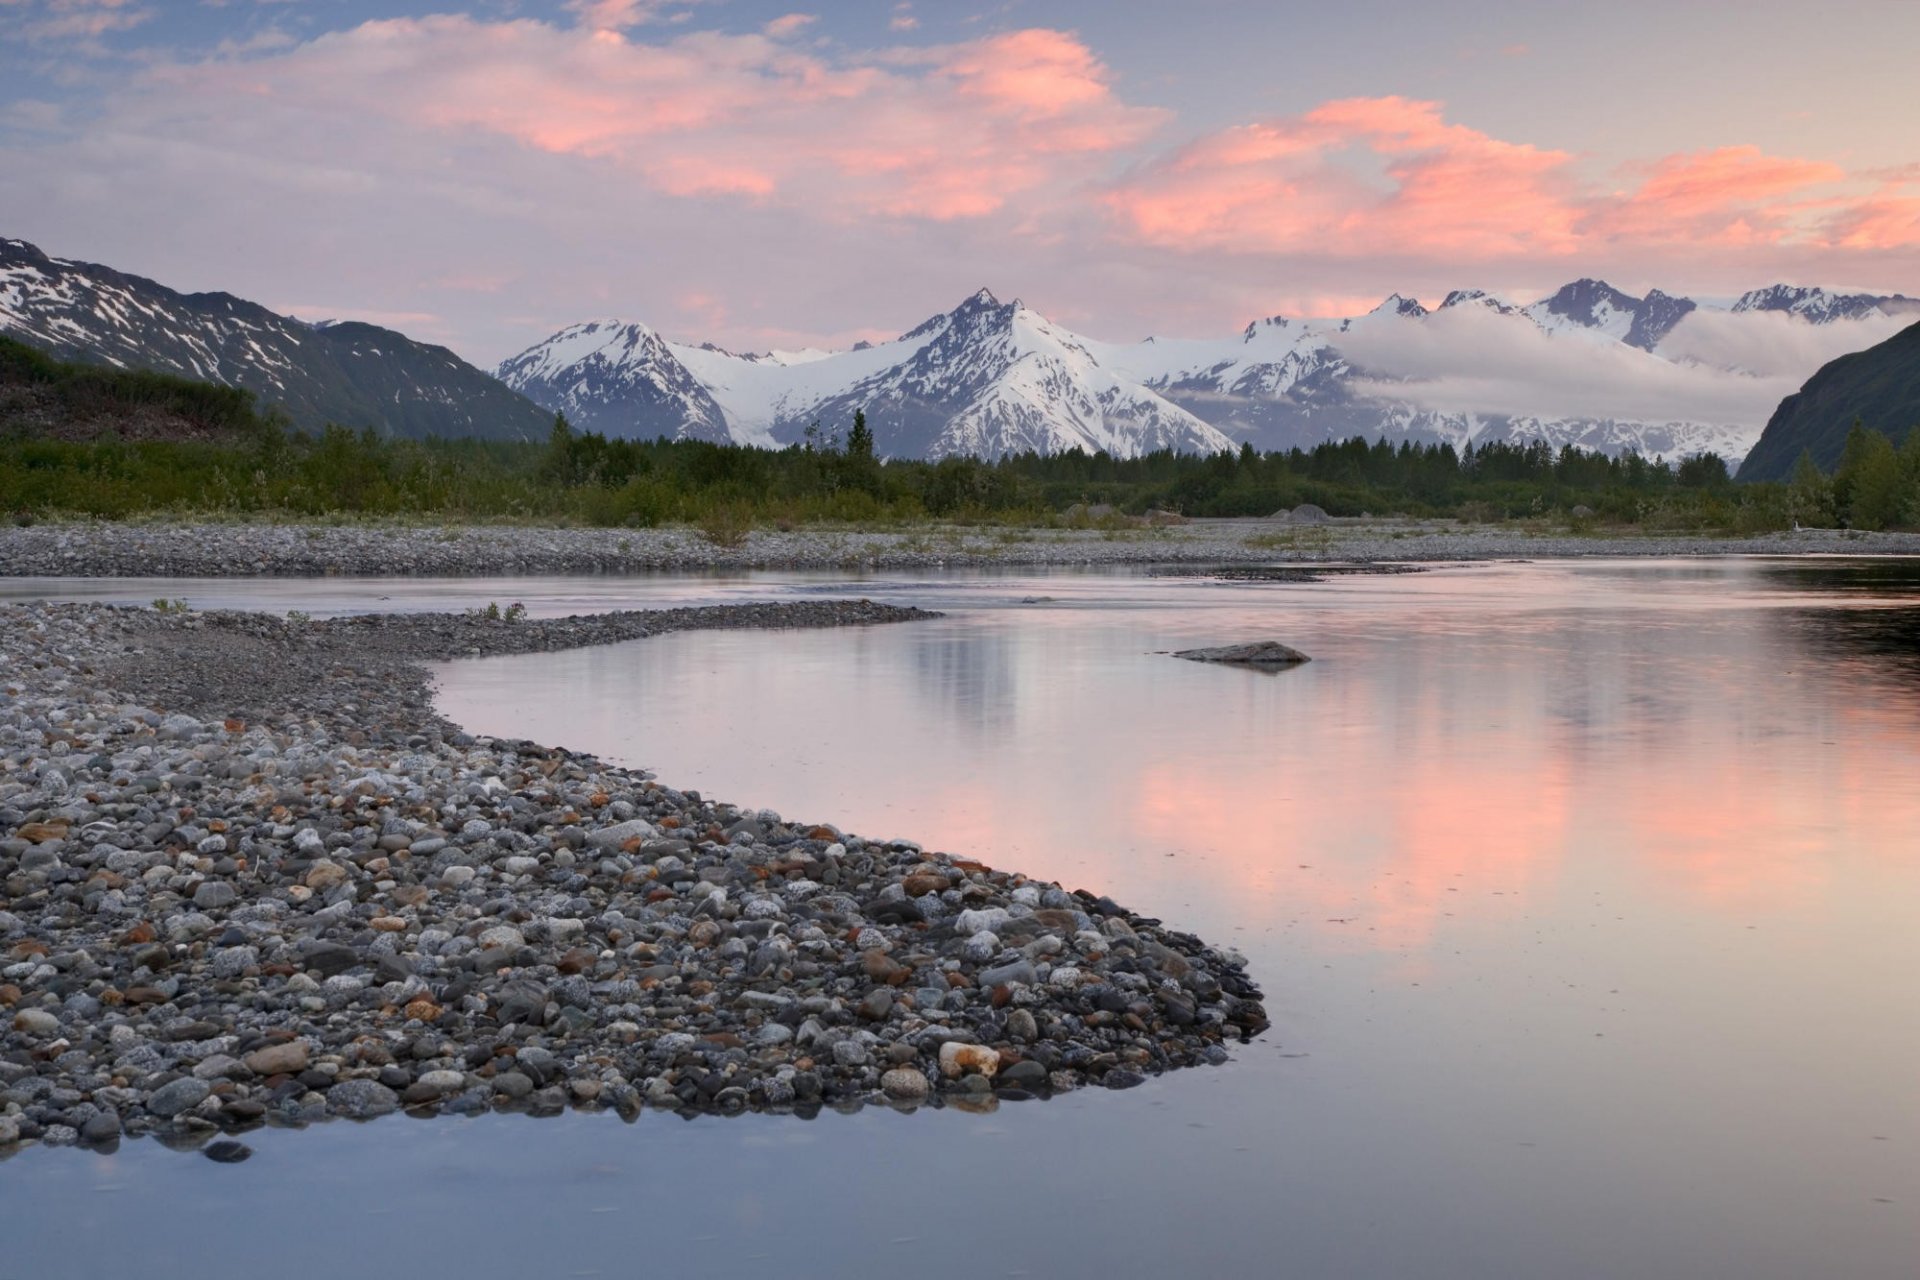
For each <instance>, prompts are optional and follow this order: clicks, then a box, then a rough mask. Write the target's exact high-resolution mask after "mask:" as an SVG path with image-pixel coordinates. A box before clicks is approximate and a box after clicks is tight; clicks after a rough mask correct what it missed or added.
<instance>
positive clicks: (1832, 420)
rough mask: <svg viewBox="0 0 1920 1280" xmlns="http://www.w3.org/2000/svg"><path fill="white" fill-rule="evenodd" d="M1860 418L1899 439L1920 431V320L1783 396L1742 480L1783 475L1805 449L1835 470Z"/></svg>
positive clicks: (1749, 458) (1742, 469) (1781, 477)
mask: <svg viewBox="0 0 1920 1280" xmlns="http://www.w3.org/2000/svg"><path fill="white" fill-rule="evenodd" d="M1749 296H1751V295H1749ZM1841 301H1842V302H1844V301H1845V300H1844V299H1842V300H1841ZM1769 309H1775V308H1769ZM1779 309H1784V308H1779ZM1855 419H1858V420H1859V421H1861V422H1863V423H1865V424H1866V425H1867V426H1869V427H1873V428H1875V429H1876V430H1879V431H1883V432H1885V433H1886V434H1887V435H1889V436H1891V437H1892V438H1893V440H1894V441H1895V442H1896V443H1898V442H1900V441H1902V440H1904V439H1906V437H1907V436H1908V435H1909V434H1910V433H1912V432H1913V431H1914V430H1916V429H1920V324H1914V325H1909V326H1908V327H1907V328H1905V329H1902V330H1901V331H1900V332H1899V333H1896V334H1894V335H1893V336H1892V337H1891V338H1888V339H1887V340H1886V341H1885V342H1882V343H1881V344H1880V345H1878V346H1875V347H1868V348H1867V349H1866V350H1865V351H1855V352H1853V353H1852V354H1851V355H1844V356H1841V357H1840V358H1839V359H1838V360H1834V361H1831V362H1830V363H1828V364H1826V365H1823V366H1822V367H1821V369H1820V371H1819V372H1818V373H1816V374H1814V375H1813V377H1811V378H1809V379H1807V385H1805V386H1804V387H1802V388H1800V390H1799V391H1798V392H1796V393H1795V394H1793V395H1790V396H1788V397H1787V398H1786V399H1785V400H1782V401H1781V402H1780V407H1779V408H1778V409H1776V410H1775V411H1774V414H1773V417H1772V418H1771V419H1770V420H1769V421H1768V422H1767V428H1766V430H1765V431H1763V432H1761V433H1760V440H1759V443H1757V444H1755V445H1754V446H1753V451H1752V452H1751V453H1749V454H1748V455H1747V460H1746V461H1745V462H1744V463H1743V464H1741V467H1740V479H1742V480H1784V479H1786V478H1787V477H1788V476H1789V475H1790V474H1791V473H1792V471H1793V466H1794V464H1795V463H1796V462H1798V461H1799V460H1800V455H1801V453H1802V452H1805V453H1808V454H1811V455H1812V457H1813V460H1814V461H1815V462H1816V463H1818V464H1819V465H1820V466H1821V467H1822V468H1823V469H1825V470H1828V471H1831V470H1832V469H1833V468H1834V466H1835V465H1836V464H1837V463H1838V462H1839V461H1840V453H1841V450H1842V449H1843V448H1844V447H1845V445H1846V441H1847V432H1848V431H1849V430H1851V429H1852V427H1853V424H1854V421H1855Z"/></svg>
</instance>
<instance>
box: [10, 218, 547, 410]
mask: <svg viewBox="0 0 1920 1280" xmlns="http://www.w3.org/2000/svg"><path fill="white" fill-rule="evenodd" d="M0 332H5V333H6V334H8V335H9V336H10V337H14V338H17V339H19V340H20V341H23V342H26V343H29V344H31V345H33V346H36V347H40V348H42V349H43V350H45V351H47V352H49V353H50V354H52V355H55V356H58V357H59V358H61V359H64V360H81V361H86V362H89V363H94V364H107V365H113V366H116V367H118V368H125V369H154V370H158V371H160V372H163V373H173V374H179V375H181V376H184V377H189V378H201V379H205V380H207V381H210V382H222V383H226V384H227V385H229V386H237V387H245V388H246V389H247V390H249V391H252V392H253V393H254V394H255V395H256V396H257V397H258V398H259V400H260V402H261V403H262V404H263V405H269V406H278V407H279V408H281V409H284V410H285V411H286V413H287V415H288V417H289V418H290V419H291V420H292V421H293V424H294V425H295V426H297V427H301V428H306V429H317V428H319V427H321V426H324V425H326V424H327V423H329V422H332V423H338V424H340V425H342V426H348V427H356V428H358V427H372V428H374V429H375V430H378V431H383V432H386V433H389V434H393V435H402V436H416V437H418V436H429V435H437V436H482V437H488V438H492V439H534V438H539V437H541V436H543V435H544V434H545V432H546V430H547V428H548V427H549V425H550V424H551V423H552V416H551V414H550V413H549V412H548V411H545V410H542V409H540V408H539V407H537V406H536V405H534V404H533V403H532V402H531V401H529V400H527V399H526V398H525V397H523V396H520V395H518V394H516V393H515V392H513V391H510V390H508V389H507V388H506V387H504V386H502V385H501V384H500V383H499V382H498V381H497V380H495V379H493V378H491V377H489V376H487V375H486V374H485V373H483V372H482V371H480V370H479V369H476V368H474V367H473V366H472V365H470V364H468V363H467V362H466V361H464V360H462V359H460V357H458V356H456V355H454V354H453V352H451V351H449V350H447V349H446V348H445V347H436V346H430V345H428V344H426V343H423V342H416V341H414V340H413V339H411V338H409V337H407V336H406V335H405V334H401V333H396V332H394V331H393V330H392V329H383V328H380V327H379V326H377V325H371V324H361V323H358V322H355V321H328V322H324V323H321V324H318V325H313V324H306V323H303V322H301V321H299V320H296V319H294V318H292V317H290V316H283V315H278V314H276V313H274V312H272V311H269V310H267V309H266V308H265V307H262V306H259V305H258V304H256V303H252V302H248V301H246V300H244V299H242V298H236V297H234V296H233V295H232V294H227V293H191V294H183V293H177V292H175V291H174V290H172V289H169V288H167V287H165V286H164V285H160V284H156V283H154V282H153V281H151V280H147V279H143V278H142V277H140V276H133V275H127V274H124V273H122V272H119V271H115V270H114V269H112V268H111V267H103V266H98V265H96V264H93V263H87V262H70V261H67V260H66V259H62V258H52V257H48V256H47V255H46V254H44V253H42V252H41V251H40V250H39V249H36V248H35V247H34V246H33V245H30V244H28V243H27V242H26V241H24V240H8V239H0Z"/></svg>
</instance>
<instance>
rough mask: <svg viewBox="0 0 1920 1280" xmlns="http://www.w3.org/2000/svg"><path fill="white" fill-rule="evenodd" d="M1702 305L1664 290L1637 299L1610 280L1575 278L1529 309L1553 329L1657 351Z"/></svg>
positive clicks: (1536, 319) (1542, 324) (1541, 323)
mask: <svg viewBox="0 0 1920 1280" xmlns="http://www.w3.org/2000/svg"><path fill="white" fill-rule="evenodd" d="M1697 305H1698V304H1697V303H1695V302H1694V301H1693V299H1691V298H1676V297H1673V296H1672V295H1670V294H1665V293H1662V292H1660V290H1658V289H1655V290H1653V291H1652V292H1651V293H1649V294H1648V295H1647V296H1646V297H1644V298H1636V297H1634V296H1633V295H1632V294H1630V293H1622V292H1621V291H1620V290H1618V289H1616V288H1614V287H1613V286H1612V285H1610V284H1608V283H1607V282H1606V281H1604V280H1575V281H1574V282H1573V283H1572V284H1569V285H1562V286H1561V287H1560V291H1559V292H1558V293H1556V294H1554V295H1553V296H1552V297H1551V298H1542V299H1541V300H1540V301H1539V302H1536V303H1534V304H1533V305H1532V306H1529V307H1526V308H1524V311H1525V313H1526V315H1527V317H1528V318H1529V319H1531V320H1532V321H1533V322H1534V323H1535V324H1537V325H1539V326H1540V327H1541V328H1542V329H1544V330H1546V331H1547V332H1548V333H1567V332H1575V333H1586V334H1594V335H1597V336H1599V337H1604V338H1610V339H1612V340H1614V341H1616V342H1624V343H1626V344H1627V345H1628V346H1630V347H1638V348H1640V349H1641V350H1642V351H1652V350H1653V349H1654V348H1655V347H1657V346H1659V345H1660V340H1661V339H1662V338H1664V337H1666V336H1667V335H1668V334H1669V333H1671V332H1672V331H1673V327H1674V326H1675V325H1677V324H1679V323H1680V321H1681V320H1683V319H1685V318H1686V315H1687V313H1688V312H1690V311H1692V310H1694V309H1695V307H1696V306H1697Z"/></svg>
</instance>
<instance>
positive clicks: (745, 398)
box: [499, 289, 1233, 458]
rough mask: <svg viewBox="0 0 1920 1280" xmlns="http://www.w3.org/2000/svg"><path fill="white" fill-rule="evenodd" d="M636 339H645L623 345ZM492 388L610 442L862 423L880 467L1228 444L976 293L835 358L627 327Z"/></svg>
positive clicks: (568, 335) (1066, 336) (775, 433)
mask: <svg viewBox="0 0 1920 1280" xmlns="http://www.w3.org/2000/svg"><path fill="white" fill-rule="evenodd" d="M641 332H644V333H646V334H647V337H648V338H649V339H651V341H648V340H640V339H635V338H630V337H629V335H633V334H636V333H641ZM499 374H500V377H501V379H502V380H503V381H505V382H506V383H507V384H508V385H509V386H512V387H515V388H517V389H519V390H521V391H524V392H525V393H526V394H527V395H529V396H531V397H532V398H533V399H534V400H536V401H538V402H539V403H541V404H544V405H547V406H549V407H552V408H555V409H559V410H562V411H564V412H566V413H567V414H568V416H569V417H570V418H571V417H572V416H573V414H574V406H576V405H578V406H582V407H589V406H590V407H591V410H592V412H593V414H594V415H595V416H594V418H592V419H588V418H585V417H582V418H581V419H580V421H581V422H582V423H589V422H594V421H597V422H600V423H604V424H607V426H609V427H619V428H621V429H619V430H617V431H616V434H620V435H659V434H681V433H683V429H682V428H678V427H675V428H673V429H672V430H667V429H666V428H667V426H668V424H670V423H671V422H672V419H673V415H674V414H676V413H678V414H681V415H683V420H684V421H687V422H697V423H698V427H697V429H698V430H699V431H700V432H701V433H703V434H704V433H706V432H709V431H711V429H712V424H714V423H719V424H721V425H722V427H723V429H725V430H728V431H729V432H730V434H731V436H732V438H734V439H736V440H741V441H745V442H752V443H787V442H792V441H796V440H799V439H801V438H802V436H803V435H804V433H805V431H806V429H807V428H808V427H809V426H811V425H813V424H814V423H816V422H817V423H820V424H822V425H823V426H825V427H827V428H828V429H830V430H833V429H837V430H844V429H845V427H846V424H847V423H849V422H850V421H852V418H853V415H854V412H855V411H856V410H865V411H866V413H867V416H868V418H869V420H870V421H871V423H872V426H873V430H874V444H875V447H876V449H877V450H878V451H879V452H880V453H881V454H883V455H885V456H889V457H921V458H938V457H946V456H949V455H953V454H969V455H974V456H980V457H998V456H1001V455H1004V454H1008V453H1020V452H1025V451H1027V450H1032V451H1035V452H1039V453H1056V452H1061V451H1063V450H1067V449H1073V448H1080V449H1085V450H1087V451H1088V452H1090V453H1091V452H1095V451H1099V450H1105V451H1106V452H1108V453H1111V454H1115V455H1117V456H1122V457H1133V456H1136V455H1138V454H1141V453H1146V452H1151V451H1153V450H1156V449H1175V450H1179V451H1182V452H1188V453H1192V452H1214V451H1217V450H1221V449H1230V448H1232V447H1233V442H1232V441H1230V440H1228V439H1227V438H1226V437H1225V436H1224V435H1222V434H1221V433H1220V432H1218V431H1216V430H1215V429H1214V428H1212V427H1211V426H1209V425H1207V423H1206V422H1204V421H1202V420H1201V419H1200V418H1198V417H1196V416H1194V415H1193V414H1191V413H1189V412H1187V411H1186V410H1184V409H1182V408H1180V407H1179V406H1177V405H1175V404H1173V403H1171V402H1169V401H1168V400H1166V399H1165V398H1163V397H1162V396H1160V395H1158V394H1156V393H1155V392H1153V391H1151V390H1149V389H1147V388H1145V387H1142V386H1140V385H1138V384H1137V383H1135V382H1133V381H1131V380H1129V379H1127V378H1125V377H1124V376H1121V375H1118V374H1116V373H1115V372H1114V371H1112V370H1111V369H1108V368H1106V367H1104V366H1103V365H1101V363H1100V362H1099V361H1098V360H1097V359H1096V358H1095V357H1094V356H1093V355H1092V353H1091V352H1090V350H1089V349H1088V345H1087V342H1086V340H1085V339H1082V338H1079V337H1077V336H1076V335H1074V334H1072V333H1069V332H1067V331H1066V330H1064V329H1061V328H1059V327H1058V326H1056V325H1054V324H1052V323H1051V322H1050V321H1048V320H1046V319H1045V318H1044V317H1042V316H1040V315H1038V314H1037V313H1035V312H1034V311H1032V310H1031V309H1029V308H1028V307H1026V306H1024V305H1022V304H1021V303H1019V302H1017V301H1015V302H1009V303H1002V302H1001V301H999V299H997V298H995V297H994V296H993V294H991V293H990V292H988V291H987V290H985V289H982V290H980V291H979V292H978V293H976V294H974V295H973V296H972V297H970V298H968V299H966V300H965V301H964V302H962V303H961V304H960V305H959V306H957V307H955V308H954V309H953V310H952V311H950V312H947V313H945V314H943V315H938V316H934V317H932V318H931V319H929V320H927V321H926V322H925V323H923V324H921V325H919V326H917V327H915V328H914V329H912V330H910V331H909V332H907V333H905V334H903V335H901V336H900V337H899V338H897V339H895V340H894V341H892V342H883V343H874V344H868V345H864V346H862V347H859V348H856V349H854V350H851V351H844V352H838V353H833V354H827V353H820V352H799V353H790V352H773V353H769V354H766V355H744V356H743V355H736V354H734V353H732V352H728V351H723V350H721V349H720V348H718V347H714V346H711V345H708V346H704V347H691V346H682V345H677V344H674V343H665V342H660V341H659V340H658V339H657V338H654V337H653V335H652V334H651V331H647V330H645V327H644V326H640V325H621V324H618V323H614V322H609V323H607V324H602V325H593V326H575V327H573V328H571V329H563V330H561V331H560V332H559V333H557V334H555V335H554V336H553V337H551V338H549V339H547V340H546V341H545V342H542V343H540V344H539V345H537V346H535V347H533V348H531V349H529V350H527V351H524V352H522V353H521V354H520V355H517V356H515V357H513V358H512V359H511V360H508V361H506V362H504V363H503V364H501V366H500V369H499Z"/></svg>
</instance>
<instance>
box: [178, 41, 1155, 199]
mask: <svg viewBox="0 0 1920 1280" xmlns="http://www.w3.org/2000/svg"><path fill="white" fill-rule="evenodd" d="M811 20H812V19H811V18H809V17H807V16H806V15H801V14H791V15H788V16H787V17H784V18H779V19H776V20H774V21H773V22H771V23H769V24H768V26H767V28H766V31H765V34H755V35H726V34H720V33H715V32H691V33H688V34H686V35H683V36H678V37H676V38H674V39H671V40H667V41H663V42H658V43H644V42H638V41H631V40H628V39H626V38H625V37H624V36H622V35H621V34H620V33H619V32H618V31H616V30H612V29H610V28H606V27H601V26H595V25H593V24H591V23H584V22H583V24H582V25H581V26H579V27H576V28H572V29H563V28H557V27H553V26H549V25H546V24H543V23H539V22H532V21H524V20H523V21H516V22H507V23H487V22H480V21H476V20H474V19H471V18H466V17H459V16H434V17H426V18H420V19H394V20H389V21H381V22H369V23H366V24H363V25H362V26H360V27H357V28H354V29H352V30H349V31H345V32H340V33H336V34H331V35H327V36H323V37H321V38H319V39H317V40H314V41H312V42H311V43H309V44H306V45H303V46H301V47H299V48H297V49H294V50H291V51H288V52H286V53H284V54H282V55H279V56H274V57H267V58H257V59H251V60H247V61H242V62H228V63H208V64H199V65H194V66H182V67H175V68H171V69H169V70H167V71H166V72H165V73H164V76H163V78H164V80H165V82H166V83H168V84H169V85H170V86H171V87H173V88H174V89H176V90H177V91H178V92H179V94H180V95H182V96H184V97H186V98H189V99H190V100H192V101H194V102H197V103H199V104H202V105H204V104H206V103H209V102H212V101H217V100H222V99H224V100H227V101H229V102H236V103H246V104H248V105H249V107H250V108H251V109H255V110H261V109H268V110H271V109H274V108H278V109H280V110H283V111H292V112H304V111H324V112H330V113H334V114H335V115H336V116H337V117H339V118H342V119H350V118H354V117H360V118H364V117H365V116H366V115H367V114H369V113H373V114H377V115H379V116H383V117H385V118H386V119H387V120H388V121H389V122H390V125H391V126H394V127H401V128H406V129H413V130H427V131H431V132H438V133H441V134H445V135H461V134H473V133H487V134H495V135H499V136H503V137H506V138H509V139H512V140H513V141H515V142H517V143H519V144H522V145H524V146H527V147H530V148H534V149H537V150H540V151H545V152H551V153H555V154H561V155H567V156H573V157H577V158H580V159H582V160H587V161H592V162H596V163H599V164H604V165H608V166H612V167H615V168H618V169H622V170H626V171H629V172H631V173H635V174H638V175H640V176H641V177H642V178H643V179H644V180H645V181H646V182H647V183H648V184H649V185H651V186H652V187H653V188H655V189H657V190H659V191H662V192H665V193H667V194H670V195H674V196H679V197H686V198H695V197H711V196H728V197H738V198H745V199H750V200H760V201H776V202H786V203H806V204H808V205H810V206H812V207H816V208H823V209H828V210H833V211H837V212H838V213H839V214H841V215H843V216H858V215H883V216H895V217H918V218H930V219H936V220H938V219H946V218H968V217H978V216H983V215H985V214H988V213H992V212H994V211H996V210H998V209H999V208H1001V207H1002V205H1003V204H1004V203H1006V202H1007V201H1008V200H1010V199H1012V198H1014V197H1017V196H1020V195H1023V194H1030V193H1033V192H1035V191H1036V190H1038V189H1040V188H1043V187H1057V186H1058V185H1059V184H1060V183H1062V182H1063V181H1071V180H1073V178H1074V177H1075V175H1076V174H1078V175H1079V176H1080V177H1082V178H1088V177H1091V176H1092V174H1093V173H1094V172H1095V171H1094V170H1093V169H1092V168H1089V167H1087V165H1086V164H1085V163H1083V162H1086V161H1090V160H1091V161H1095V162H1097V161H1099V160H1100V159H1101V158H1102V157H1104V156H1105V155H1106V154H1108V153H1111V152H1113V151H1115V150H1117V149H1119V148H1122V147H1126V146H1129V145H1132V144H1135V143H1137V142H1139V141H1140V140H1141V139H1142V138H1143V137H1145V136H1146V135H1147V134H1148V133H1149V132H1151V131H1152V130H1153V129H1154V128H1155V127H1156V126H1157V125H1158V124H1159V122H1160V120H1161V119H1162V115H1161V113H1160V112H1158V111H1155V110H1151V109H1146V108H1137V107H1132V106H1128V105H1127V104H1125V103H1123V102H1121V101H1120V100H1119V99H1118V98H1117V97H1116V96H1115V95H1114V94H1113V92H1112V90H1111V89H1110V87H1109V86H1108V84H1107V79H1106V73H1105V69H1104V67H1103V66H1102V65H1101V64H1100V62H1099V60H1098V59H1097V58H1095V57H1094V56H1093V54H1092V53H1091V51H1090V50H1088V49H1087V48H1086V46H1084V45H1083V44H1081V43H1079V42H1078V41H1077V40H1075V39H1074V38H1072V37H1070V36H1067V35H1063V34H1061V33H1058V32H1048V31H1015V32H1009V33H1005V34H1001V35H996V36H991V37H988V38H985V39H982V40H977V41H971V42H967V43H964V44H957V45H946V46H940V47H936V48H930V49H915V50H910V51H901V52H898V53H894V54H883V55H880V56H872V57H860V56H845V57H832V56H829V55H827V54H823V53H815V52H803V51H800V50H797V49H795V48H793V47H791V46H790V45H787V44H785V43H783V42H782V39H781V38H782V37H785V36H788V35H791V34H792V33H793V32H794V31H796V30H798V29H799V28H800V27H802V26H804V25H805V24H806V23H808V22H810V21H811Z"/></svg>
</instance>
